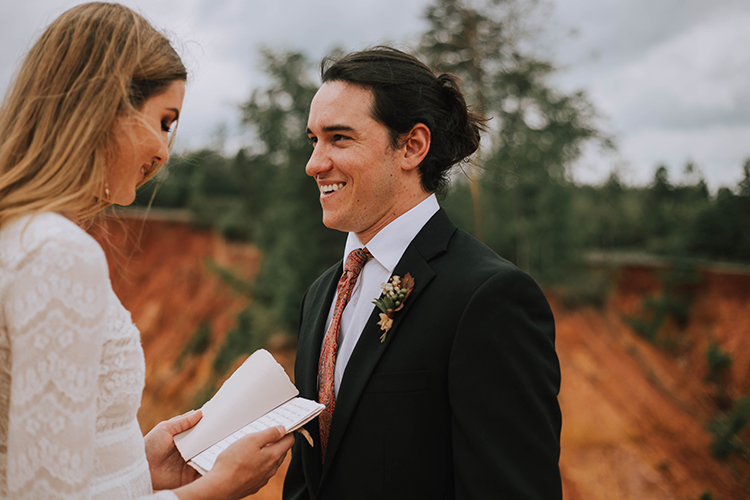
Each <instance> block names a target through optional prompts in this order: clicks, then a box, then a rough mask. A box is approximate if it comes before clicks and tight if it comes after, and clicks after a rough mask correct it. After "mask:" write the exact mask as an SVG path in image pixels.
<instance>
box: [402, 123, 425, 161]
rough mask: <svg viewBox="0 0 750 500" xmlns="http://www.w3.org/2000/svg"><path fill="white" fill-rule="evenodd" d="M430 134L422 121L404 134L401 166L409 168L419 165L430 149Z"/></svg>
mask: <svg viewBox="0 0 750 500" xmlns="http://www.w3.org/2000/svg"><path fill="white" fill-rule="evenodd" d="M431 138H432V134H431V133H430V129H429V128H427V125H425V124H424V123H417V124H416V125H414V126H413V127H412V129H411V130H410V131H409V132H407V133H406V134H405V136H404V141H403V143H402V144H403V150H404V156H403V158H402V159H403V164H402V168H404V169H405V170H411V169H414V168H416V167H417V166H419V164H420V163H422V160H424V157H425V156H427V152H428V151H430V141H431Z"/></svg>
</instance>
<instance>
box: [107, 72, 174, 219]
mask: <svg viewBox="0 0 750 500" xmlns="http://www.w3.org/2000/svg"><path fill="white" fill-rule="evenodd" d="M184 97H185V82H183V81H182V80H175V81H174V82H172V84H171V85H170V86H169V87H168V88H167V90H165V91H164V92H162V93H161V94H158V95H155V96H153V97H151V98H150V99H148V100H147V101H146V102H144V103H143V106H142V107H141V109H140V112H139V113H135V114H133V115H128V116H124V117H122V118H121V119H120V120H119V122H118V123H117V125H116V127H117V131H116V133H115V147H114V148H113V159H112V161H111V163H110V165H111V167H110V169H109V172H108V174H107V184H108V187H109V196H108V198H107V196H106V194H105V193H103V194H104V196H103V198H105V199H108V201H109V202H110V203H114V204H116V205H130V204H131V203H133V201H134V200H135V188H136V186H138V185H140V184H141V183H142V182H143V179H144V178H145V177H146V175H148V172H149V170H150V169H151V168H152V165H153V162H158V163H166V162H167V160H168V159H169V147H168V143H169V132H170V130H171V129H172V127H173V125H174V123H175V122H176V121H177V119H178V118H179V117H180V110H181V109H182V99H183V98H184Z"/></svg>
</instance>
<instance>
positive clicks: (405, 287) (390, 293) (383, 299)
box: [372, 273, 414, 344]
mask: <svg viewBox="0 0 750 500" xmlns="http://www.w3.org/2000/svg"><path fill="white" fill-rule="evenodd" d="M380 289H381V290H383V294H382V295H381V296H380V298H379V299H377V300H373V301H372V303H373V304H375V305H376V306H378V309H380V310H381V311H382V312H381V313H380V321H378V326H380V329H381V330H383V335H381V336H380V343H381V344H382V343H383V342H385V336H386V334H387V333H388V330H390V329H391V327H392V326H393V317H392V316H393V313H395V312H397V311H400V310H401V308H402V307H404V302H405V301H406V299H407V298H409V295H410V294H411V291H412V290H414V278H412V277H411V274H409V273H406V276H404V278H403V279H401V278H400V277H398V276H395V275H394V276H392V277H391V279H390V280H388V281H387V282H385V283H381V285H380Z"/></svg>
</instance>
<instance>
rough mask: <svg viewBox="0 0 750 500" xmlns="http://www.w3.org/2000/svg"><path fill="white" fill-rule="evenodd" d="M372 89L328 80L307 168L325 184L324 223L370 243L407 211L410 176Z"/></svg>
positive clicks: (316, 109) (312, 128) (317, 105)
mask: <svg viewBox="0 0 750 500" xmlns="http://www.w3.org/2000/svg"><path fill="white" fill-rule="evenodd" d="M372 101H373V94H372V92H371V91H370V90H367V89H365V88H362V87H360V86H357V85H352V84H350V83H345V82H338V81H334V82H328V83H325V84H323V86H322V87H321V88H320V90H318V93H317V94H315V98H313V101H312V104H311V106H310V117H309V119H308V122H307V135H308V136H309V137H310V140H311V141H312V144H313V148H314V149H313V152H312V155H311V156H310V160H309V161H308V162H307V167H306V169H305V171H306V173H307V175H309V176H311V177H314V178H315V180H316V182H317V184H318V187H319V188H320V204H321V205H322V207H323V224H325V225H326V227H329V228H332V229H338V230H339V231H352V232H354V233H356V234H357V236H359V238H360V241H362V242H363V243H366V242H367V241H369V240H370V239H371V238H372V237H373V236H374V235H375V234H377V233H378V231H380V230H381V229H382V228H383V227H385V226H386V225H387V224H388V223H390V222H391V221H392V220H394V219H395V218H396V217H398V216H399V215H401V213H403V211H402V210H401V207H400V206H399V205H400V202H399V196H400V194H402V193H403V191H404V187H405V186H404V175H403V171H402V169H401V168H400V163H399V159H400V156H403V152H402V151H401V149H396V150H394V149H393V148H391V145H390V135H389V133H388V129H387V128H386V127H385V126H384V125H382V124H381V123H379V122H377V121H375V119H374V118H373V117H372V114H371V109H372Z"/></svg>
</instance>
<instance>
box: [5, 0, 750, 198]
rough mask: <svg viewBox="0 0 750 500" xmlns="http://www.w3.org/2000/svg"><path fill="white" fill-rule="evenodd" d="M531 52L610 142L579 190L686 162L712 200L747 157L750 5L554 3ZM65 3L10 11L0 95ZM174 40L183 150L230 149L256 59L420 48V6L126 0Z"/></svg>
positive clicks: (644, 177)
mask: <svg viewBox="0 0 750 500" xmlns="http://www.w3.org/2000/svg"><path fill="white" fill-rule="evenodd" d="M552 1H553V2H554V3H553V7H552V9H551V11H550V12H549V15H547V16H545V19H547V20H548V21H546V30H545V34H544V38H543V39H542V40H541V41H540V42H539V47H538V48H539V50H540V51H541V52H542V53H543V54H544V55H545V56H547V57H549V58H551V59H552V60H553V61H554V62H555V64H556V65H557V66H558V67H560V72H559V73H558V74H557V76H556V77H555V84H556V85H557V86H559V87H560V88H561V89H563V90H565V91H574V90H583V91H585V92H586V93H587V94H588V96H589V97H590V99H591V100H592V102H593V103H594V104H595V106H596V108H597V109H598V111H599V114H600V116H601V117H602V122H601V125H602V127H603V128H604V130H605V131H606V132H608V133H609V134H611V135H612V136H613V137H614V138H615V141H616V143H617V146H618V149H617V152H615V153H606V154H603V153H600V152H598V151H597V150H595V149H594V148H592V149H591V150H590V151H588V152H587V153H586V155H585V156H584V157H583V158H582V159H581V160H580V161H579V162H578V164H577V165H575V168H574V174H575V177H576V178H577V179H578V180H582V181H587V182H600V181H602V180H603V179H605V178H606V176H607V175H608V173H609V172H610V171H611V170H612V169H617V170H618V172H619V173H620V174H621V176H622V177H623V178H624V179H625V180H627V181H629V182H631V183H639V184H643V183H647V182H649V181H650V179H651V178H652V176H653V172H654V169H655V167H656V165H657V164H659V163H662V162H663V163H666V164H667V165H668V166H669V168H670V175H671V178H672V180H673V181H681V180H683V179H685V177H684V175H683V170H684V166H685V164H686V162H688V161H693V162H695V164H696V165H697V167H698V168H699V169H700V171H701V172H702V173H703V174H704V175H705V177H706V179H707V180H708V182H709V185H710V186H711V188H712V189H716V188H717V187H719V186H721V185H731V186H734V185H736V183H737V182H738V181H739V179H740V178H741V173H742V163H743V161H744V159H745V158H748V157H750V28H748V27H750V2H747V1H745V0H658V1H656V2H655V1H653V0H552ZM78 3H81V2H80V1H66V0H25V1H23V2H10V1H9V0H4V5H3V9H2V16H0V91H2V92H3V93H4V92H5V88H6V87H7V84H8V82H9V80H10V78H11V76H12V74H13V71H14V68H15V67H16V65H17V63H18V61H19V59H20V58H21V57H22V55H23V54H24V52H25V51H26V50H27V49H28V47H29V45H30V44H31V43H32V42H33V40H34V39H35V38H36V37H37V36H38V35H39V34H40V33H41V30H43V29H44V27H45V26H46V25H47V24H48V23H49V22H51V21H52V20H53V19H54V18H55V17H56V16H58V15H59V14H60V13H62V12H63V11H64V10H66V9H67V8H69V7H71V6H73V5H75V4H78ZM122 3H124V4H126V5H128V6H131V7H135V8H137V9H138V10H139V11H140V12H141V13H143V14H144V15H145V16H146V17H147V18H148V19H149V20H151V21H152V22H153V23H154V24H155V25H156V26H157V27H158V28H160V29H162V30H165V31H167V32H168V33H170V35H171V36H172V38H174V39H175V40H177V41H178V45H179V50H180V52H181V53H182V54H183V56H184V59H185V61H186V63H187V65H188V67H189V70H190V71H191V75H192V79H191V81H190V83H189V86H188V93H187V97H186V100H185V104H184V109H183V117H182V118H181V123H180V127H179V134H178V144H177V147H178V149H181V150H186V149H191V148H198V147H200V146H204V145H209V144H211V143H212V141H214V140H215V137H216V131H217V130H218V129H219V127H220V126H222V125H224V126H225V127H227V128H228V130H229V132H230V136H234V139H232V137H230V140H229V141H228V147H229V148H230V149H231V148H232V147H236V145H237V144H239V143H240V141H241V140H242V139H241V137H240V136H239V129H238V121H239V114H238V112H237V106H238V105H239V104H240V103H242V102H243V101H245V100H246V99H247V98H248V97H249V95H250V92H251V91H252V89H253V88H255V87H257V86H259V85H261V84H262V83H263V77H262V75H261V74H260V72H259V70H258V61H259V59H258V49H259V47H260V46H261V45H267V46H269V47H271V48H289V49H298V50H303V51H304V52H306V53H307V54H308V55H309V56H310V57H311V58H313V59H314V60H318V59H320V58H321V57H322V56H323V55H325V54H326V53H327V52H328V51H329V50H330V49H331V48H332V47H335V46H341V47H344V48H346V49H357V48H362V47H365V46H368V45H373V44H376V43H382V42H389V41H392V42H397V43H399V44H401V46H402V47H403V46H407V47H408V46H409V45H411V46H414V45H415V44H416V43H415V42H416V40H417V37H418V34H419V33H420V32H422V31H423V30H424V28H425V23H424V21H423V20H422V18H421V16H422V13H423V10H424V8H425V6H426V5H427V4H428V3H429V2H428V1H427V0H377V1H374V0H348V1H346V2H342V1H340V0H338V1H333V0H315V1H309V0H307V1H305V0H277V1H275V2H260V1H248V0H133V1H130V0H128V1H124V2H122Z"/></svg>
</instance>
